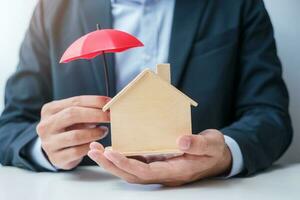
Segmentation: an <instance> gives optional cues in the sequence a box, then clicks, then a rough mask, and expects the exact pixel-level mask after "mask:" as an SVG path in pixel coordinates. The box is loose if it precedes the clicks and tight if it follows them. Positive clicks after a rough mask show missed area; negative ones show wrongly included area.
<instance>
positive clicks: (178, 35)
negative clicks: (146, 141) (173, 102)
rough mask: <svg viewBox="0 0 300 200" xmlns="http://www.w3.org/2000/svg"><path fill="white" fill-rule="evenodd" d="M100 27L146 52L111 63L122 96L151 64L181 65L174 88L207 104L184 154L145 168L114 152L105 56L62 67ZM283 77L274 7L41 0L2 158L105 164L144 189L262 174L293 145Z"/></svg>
mask: <svg viewBox="0 0 300 200" xmlns="http://www.w3.org/2000/svg"><path fill="white" fill-rule="evenodd" d="M98 23H100V24H101V26H102V27H103V28H115V29H121V30H124V31H127V32H129V33H131V34H133V35H135V36H137V37H138V38H139V39H141V40H142V41H143V42H144V44H145V47H144V48H139V49H134V50H130V51H128V52H125V53H120V54H116V55H109V59H108V60H109V66H110V68H109V74H110V76H111V77H112V78H111V83H110V85H111V88H109V89H110V92H111V94H113V95H115V94H116V93H117V92H118V91H119V90H120V89H122V88H123V87H124V86H125V85H126V84H127V83H128V82H129V81H130V80H131V79H132V78H133V77H134V76H135V75H136V74H138V73H139V72H140V71H141V70H142V68H143V67H146V66H152V67H155V64H156V63H163V62H169V63H171V66H172V84H173V85H175V86H176V87H177V88H179V89H180V90H181V91H183V92H184V93H186V94H188V95H189V96H190V97H192V98H193V99H195V100H196V101H198V102H201V103H200V106H198V107H197V108H196V109H194V110H193V112H192V118H193V133H194V135H193V136H187V135H186V136H183V137H181V138H178V141H177V143H178V148H179V149H181V150H182V152H184V154H183V155H182V156H179V157H176V158H165V157H162V156H161V157H145V158H143V159H142V160H141V158H140V159H133V158H126V157H124V156H122V155H121V154H119V153H117V152H113V151H108V150H104V147H105V146H108V145H110V137H109V136H107V137H106V135H109V131H108V129H107V128H106V127H104V126H101V127H99V126H97V125H96V124H98V123H99V122H103V121H107V120H109V113H104V112H102V111H101V108H102V106H103V105H105V103H106V102H107V101H108V100H109V99H110V98H109V97H105V96H103V94H104V87H103V73H102V70H101V69H102V68H101V66H100V65H101V60H100V58H96V59H94V60H92V61H86V60H81V61H76V62H72V63H70V64H66V65H60V64H59V59H60V57H61V55H62V53H63V52H64V50H65V49H66V48H67V47H68V45H70V44H71V43H72V42H73V41H74V40H75V39H77V38H78V37H80V36H82V35H84V34H86V33H88V32H91V31H93V30H95V25H96V24H98ZM281 73H282V72H281V64H280V61H279V59H278V56H277V52H276V45H275V41H274V36H273V29H272V25H271V22H270V19H269V16H268V14H267V12H266V10H265V7H264V4H263V1H262V0H224V1H217V0H201V1H199V0H187V1H181V0H176V1H175V0H166V1H149V0H126V1H119V0H101V1H94V0H85V1H80V0H63V1H62V0H40V1H39V3H38V5H37V7H36V9H35V12H34V15H33V18H32V20H31V23H30V26H29V29H28V31H27V34H26V37H25V39H24V42H23V44H22V47H21V52H20V62H19V65H18V68H17V71H16V72H15V74H14V75H12V76H11V77H10V79H9V80H8V82H7V86H6V93H5V109H4V112H3V114H2V116H1V120H0V161H1V163H2V164H3V165H13V166H17V167H22V168H27V169H30V170H36V171H45V170H50V171H59V170H69V169H74V168H75V167H77V166H78V165H89V164H94V162H92V160H94V161H95V162H96V163H97V164H99V165H100V166H102V167H103V168H105V169H106V170H107V171H109V172H110V173H112V174H114V175H116V176H119V177H121V178H123V179H124V180H126V181H128V182H132V183H143V184H147V183H161V184H164V185H181V184H184V183H188V182H192V181H196V180H200V179H203V178H206V177H211V176H225V177H232V176H235V175H240V176H247V175H251V174H253V173H255V172H257V171H259V170H262V169H265V168H267V167H269V166H270V165H271V164H272V163H273V162H274V161H275V160H277V159H278V158H279V157H280V156H281V155H282V154H283V153H284V152H285V150H286V149H287V147H288V146H289V144H290V142H291V138H292V128H291V121H290V117H289V113H288V103H289V99H288V93H287V89H286V86H285V84H284V82H283V80H282V77H281ZM158 139H159V138H158ZM99 140H100V143H101V144H100V143H99V142H96V141H99ZM86 155H88V157H87V156H86ZM89 158H91V159H92V160H91V159H89Z"/></svg>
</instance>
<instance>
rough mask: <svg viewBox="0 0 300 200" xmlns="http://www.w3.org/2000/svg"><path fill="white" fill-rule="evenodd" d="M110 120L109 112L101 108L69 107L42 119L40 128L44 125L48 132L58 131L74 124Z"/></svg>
mask: <svg viewBox="0 0 300 200" xmlns="http://www.w3.org/2000/svg"><path fill="white" fill-rule="evenodd" d="M109 120H110V116H109V113H108V112H103V111H102V110H100V109H95V108H83V107H69V108H67V109H65V110H62V111H60V112H59V113H57V114H55V115H52V116H51V117H49V118H48V119H46V120H44V121H42V122H41V123H40V125H39V128H42V127H44V128H46V129H47V131H46V132H50V133H57V132H60V131H62V130H64V129H66V128H67V127H70V126H72V125H74V124H82V123H100V122H109ZM40 131H41V132H44V131H43V130H40Z"/></svg>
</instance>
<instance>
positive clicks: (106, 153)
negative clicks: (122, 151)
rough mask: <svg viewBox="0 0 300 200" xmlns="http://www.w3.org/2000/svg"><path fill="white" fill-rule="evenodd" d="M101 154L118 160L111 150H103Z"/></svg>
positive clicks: (114, 160) (109, 158)
mask: <svg viewBox="0 0 300 200" xmlns="http://www.w3.org/2000/svg"><path fill="white" fill-rule="evenodd" d="M103 155H104V156H105V157H106V158H107V159H108V160H110V161H112V162H118V160H119V159H118V156H116V155H115V153H114V152H112V151H111V150H105V151H104V154H103Z"/></svg>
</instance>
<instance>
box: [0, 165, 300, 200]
mask: <svg viewBox="0 0 300 200" xmlns="http://www.w3.org/2000/svg"><path fill="white" fill-rule="evenodd" d="M27 199H30V200H54V199H55V200H68V199H70V200H76V199H80V200H85V199H89V200H91V199H97V200H98V199H101V200H102V199H106V200H111V199H128V200H135V199H138V200H147V199H151V200H155V199H164V200H165V199H172V200H177V199H185V200H189V199H193V200H196V199H197V200H198V199H199V200H214V199H222V200H227V199H228V200H247V199H249V200H250V199H251V200H256V199H262V200H267V199H270V200H277V199H280V200H283V199H284V200H285V199H287V200H289V199H298V200H299V199H300V164H293V165H288V166H274V167H273V168H271V169H269V170H268V171H265V172H263V173H261V174H258V175H256V176H253V177H250V178H233V179H229V180H215V179H214V180H205V181H200V182H197V183H194V184H190V185H186V186H182V187H177V188H167V187H162V186H160V185H133V184H128V183H126V182H124V181H122V180H120V179H119V178H116V177H113V176H111V175H110V174H108V173H106V172H105V171H104V170H102V169H101V168H100V167H80V168H78V169H76V170H75V171H73V172H65V173H36V172H30V171H26V170H22V169H18V168H13V167H0V200H27Z"/></svg>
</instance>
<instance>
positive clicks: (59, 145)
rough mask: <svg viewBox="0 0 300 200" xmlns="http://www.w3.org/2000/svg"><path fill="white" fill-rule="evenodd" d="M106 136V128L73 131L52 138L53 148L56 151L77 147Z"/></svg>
mask: <svg viewBox="0 0 300 200" xmlns="http://www.w3.org/2000/svg"><path fill="white" fill-rule="evenodd" d="M107 134H108V129H107V128H106V127H99V128H93V129H82V130H73V131H68V132H64V133H60V134H56V135H55V136H54V137H53V138H54V139H53V141H52V143H53V148H54V149H56V150H60V149H64V148H68V147H73V146H78V145H82V144H87V143H91V142H94V141H97V140H100V139H102V138H104V137H106V135H107Z"/></svg>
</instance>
